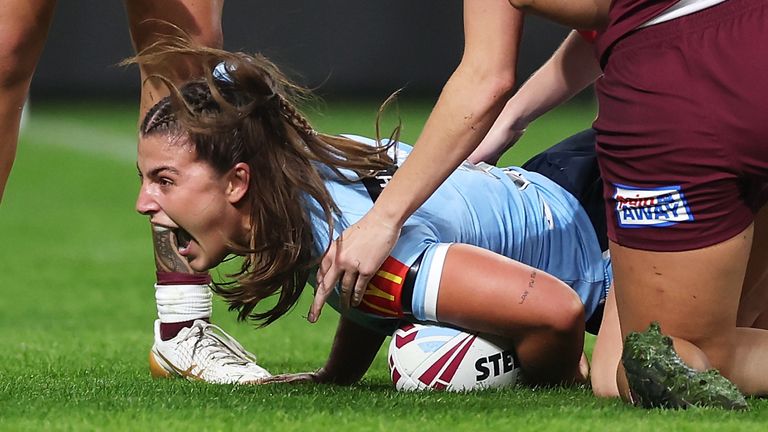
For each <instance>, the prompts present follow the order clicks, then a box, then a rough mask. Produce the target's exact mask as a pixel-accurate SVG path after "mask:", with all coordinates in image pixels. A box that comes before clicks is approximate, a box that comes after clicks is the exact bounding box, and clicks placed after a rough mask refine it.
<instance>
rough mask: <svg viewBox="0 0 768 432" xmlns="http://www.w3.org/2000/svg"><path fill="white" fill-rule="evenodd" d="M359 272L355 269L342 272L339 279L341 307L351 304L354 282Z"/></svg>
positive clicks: (347, 306)
mask: <svg viewBox="0 0 768 432" xmlns="http://www.w3.org/2000/svg"><path fill="white" fill-rule="evenodd" d="M359 275H360V274H359V273H358V272H357V271H350V272H344V277H343V278H342V279H341V293H340V297H341V301H340V303H341V307H342V308H349V307H350V306H351V305H352V293H353V292H354V290H355V284H356V283H357V278H358V276H359Z"/></svg>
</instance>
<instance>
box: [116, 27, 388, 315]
mask: <svg viewBox="0 0 768 432" xmlns="http://www.w3.org/2000/svg"><path fill="white" fill-rule="evenodd" d="M178 55H182V56H184V57H185V59H188V60H189V61H193V62H197V63H199V64H200V66H201V70H204V71H205V73H204V76H203V77H202V78H199V79H197V80H193V81H190V82H187V83H185V84H183V85H181V86H176V85H174V84H173V83H172V82H171V81H170V80H169V79H168V78H166V77H165V76H162V75H156V76H153V77H150V78H149V79H160V80H162V81H163V82H164V83H165V85H166V86H167V87H168V89H169V90H170V95H169V96H167V97H165V98H163V99H162V100H160V101H159V102H158V103H157V104H155V105H154V106H153V107H152V108H151V109H150V110H149V111H148V112H147V114H146V116H145V117H144V119H143V120H142V123H141V127H140V133H141V135H142V136H148V135H153V134H160V133H163V134H167V135H168V136H169V137H171V138H173V137H179V136H183V137H187V138H189V141H190V142H191V143H193V145H194V147H195V150H196V152H197V157H198V158H199V159H200V160H204V161H206V162H207V163H209V164H210V165H211V166H212V167H213V168H214V169H215V170H217V172H219V173H222V174H223V173H225V172H227V171H228V170H229V169H230V168H231V167H232V166H234V165H235V164H236V163H239V162H245V163H247V164H248V165H249V166H250V168H251V177H250V185H249V186H250V187H249V194H250V200H249V201H248V202H249V203H250V205H251V207H250V209H249V212H250V217H251V226H252V229H251V233H250V236H251V237H250V246H249V247H248V248H244V249H240V250H237V253H238V254H240V255H243V256H244V258H243V262H242V266H241V267H240V269H239V271H237V272H236V273H234V274H232V275H229V276H230V277H232V278H233V280H231V281H229V282H223V283H217V284H215V285H214V290H215V291H216V292H217V293H219V294H221V295H222V296H223V297H224V298H225V299H226V300H227V301H228V302H229V305H230V310H237V311H238V318H239V319H240V320H245V319H247V318H250V319H252V320H254V321H256V322H258V323H259V324H260V325H261V326H266V325H268V324H270V323H272V322H273V321H275V320H276V319H278V318H279V317H280V316H282V315H284V314H285V313H286V312H288V311H289V310H290V309H291V308H292V307H293V306H294V305H295V304H296V302H297V301H298V299H299V296H300V294H301V292H302V290H303V289H304V286H305V285H306V283H307V280H308V277H309V274H310V271H311V270H312V268H313V267H314V266H315V265H317V262H318V259H319V257H317V256H315V255H316V254H314V253H313V251H314V250H315V249H314V247H313V235H312V225H311V219H310V215H309V214H308V211H307V206H306V204H307V200H314V201H316V202H317V203H318V204H319V205H320V207H321V208H322V210H323V213H324V216H325V220H326V222H327V224H328V227H329V238H333V236H332V233H333V215H334V213H339V209H338V208H337V206H336V205H335V203H334V202H333V199H332V198H331V196H330V194H329V192H328V190H327V189H326V187H325V182H324V180H325V179H324V178H323V177H322V175H321V173H320V171H319V170H318V169H317V168H316V165H318V164H322V165H325V166H327V167H329V168H331V169H332V170H333V171H334V172H335V174H336V175H338V177H339V178H342V179H343V178H344V176H343V175H342V173H341V172H340V171H339V169H341V168H345V169H350V170H352V171H353V172H355V173H356V174H357V175H358V176H359V177H362V178H364V177H370V176H373V175H375V174H376V173H377V172H379V171H381V170H386V169H388V168H391V167H392V165H393V164H394V162H393V160H392V158H390V157H389V156H388V155H387V153H386V150H387V146H379V147H371V146H368V145H365V144H361V143H358V142H356V141H353V140H350V139H347V138H343V137H338V136H330V135H325V134H322V133H318V132H316V131H315V130H314V129H313V128H312V126H311V125H310V123H309V122H308V121H307V119H306V118H305V117H304V116H303V115H302V114H301V113H300V111H299V110H298V109H297V101H298V100H300V99H301V98H302V97H303V96H305V95H306V94H307V92H306V91H305V90H304V89H303V88H301V87H299V86H297V85H295V84H293V83H291V81H290V80H288V78H286V76H285V75H283V74H282V73H281V72H280V70H279V69H278V68H277V66H275V65H274V64H273V63H272V62H270V61H269V60H268V59H266V58H265V57H263V56H261V55H258V54H255V55H249V54H245V53H242V52H235V53H233V52H227V51H222V50H218V49H212V48H205V47H201V46H196V45H194V44H192V43H191V42H190V41H189V39H188V38H187V37H185V36H184V35H181V36H178V37H168V38H166V39H163V40H161V41H160V42H158V43H156V44H154V45H152V46H151V47H149V48H147V49H146V50H144V51H142V52H141V53H139V54H138V55H137V56H136V57H134V58H132V59H129V60H127V61H126V62H125V63H136V64H139V65H144V66H146V65H151V66H154V67H157V66H158V65H162V64H163V63H164V62H166V61H168V60H169V58H170V57H173V56H178ZM217 64H223V65H224V66H223V67H224V68H225V73H224V75H223V76H222V75H221V74H219V75H218V76H214V74H213V73H212V72H213V70H214V67H215V65H217ZM221 67H222V66H220V67H219V69H217V71H219V72H220V68H221ZM377 129H378V128H377ZM395 138H396V137H395ZM390 142H392V141H390ZM273 295H276V296H277V302H276V304H275V305H274V306H273V307H272V308H270V309H268V310H266V311H264V312H261V311H257V310H255V307H256V305H257V304H258V303H259V302H260V301H261V300H263V299H265V298H267V297H270V296H273Z"/></svg>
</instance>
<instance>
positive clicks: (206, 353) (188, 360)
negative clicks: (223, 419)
mask: <svg viewBox="0 0 768 432" xmlns="http://www.w3.org/2000/svg"><path fill="white" fill-rule="evenodd" d="M149 370H150V373H151V374H152V376H153V377H155V378H172V377H181V378H186V379H188V380H191V381H205V382H208V383H213V384H258V383H259V382H261V380H263V379H264V378H267V377H270V376H271V374H270V373H269V372H267V370H266V369H264V368H262V367H261V366H259V365H258V364H256V356H255V355H253V354H251V353H249V352H248V351H246V350H245V349H244V348H243V347H242V346H241V345H240V344H239V343H237V341H235V340H234V339H233V338H232V336H230V335H228V334H227V333H226V332H224V330H222V329H221V328H219V327H218V326H215V325H213V324H210V323H207V322H205V321H202V320H196V321H195V322H194V323H193V325H192V327H187V328H184V329H182V330H181V331H180V332H179V334H178V335H176V337H174V338H173V339H170V340H167V341H164V340H162V339H160V321H159V320H156V321H155V343H154V345H152V350H151V351H150V352H149Z"/></svg>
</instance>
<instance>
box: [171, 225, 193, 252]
mask: <svg viewBox="0 0 768 432" xmlns="http://www.w3.org/2000/svg"><path fill="white" fill-rule="evenodd" d="M173 234H174V236H175V237H176V248H177V250H178V251H179V253H180V254H182V255H186V254H187V253H188V252H189V244H190V243H191V242H192V236H191V235H190V234H189V233H188V232H187V231H185V230H184V229H183V228H175V229H174V230H173Z"/></svg>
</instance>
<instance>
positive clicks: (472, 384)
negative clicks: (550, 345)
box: [388, 324, 520, 392]
mask: <svg viewBox="0 0 768 432" xmlns="http://www.w3.org/2000/svg"><path fill="white" fill-rule="evenodd" d="M388 362H389V373H390V377H391V378H392V383H393V384H394V385H395V388H397V389H398V390H403V391H413V390H447V391H457V392H461V391H470V390H479V389H485V388H499V387H505V386H511V385H514V384H515V383H516V382H517V379H518V376H519V374H520V367H519V364H518V362H517V357H516V356H515V353H514V350H513V347H512V344H511V342H508V341H506V342H502V341H499V340H497V339H496V338H493V337H491V336H487V335H478V334H473V333H467V332H463V331H461V330H457V329H454V328H450V327H442V326H437V325H423V324H406V325H404V326H403V327H401V328H399V329H398V330H397V331H395V333H394V334H393V335H392V340H391V341H390V344H389V355H388Z"/></svg>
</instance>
